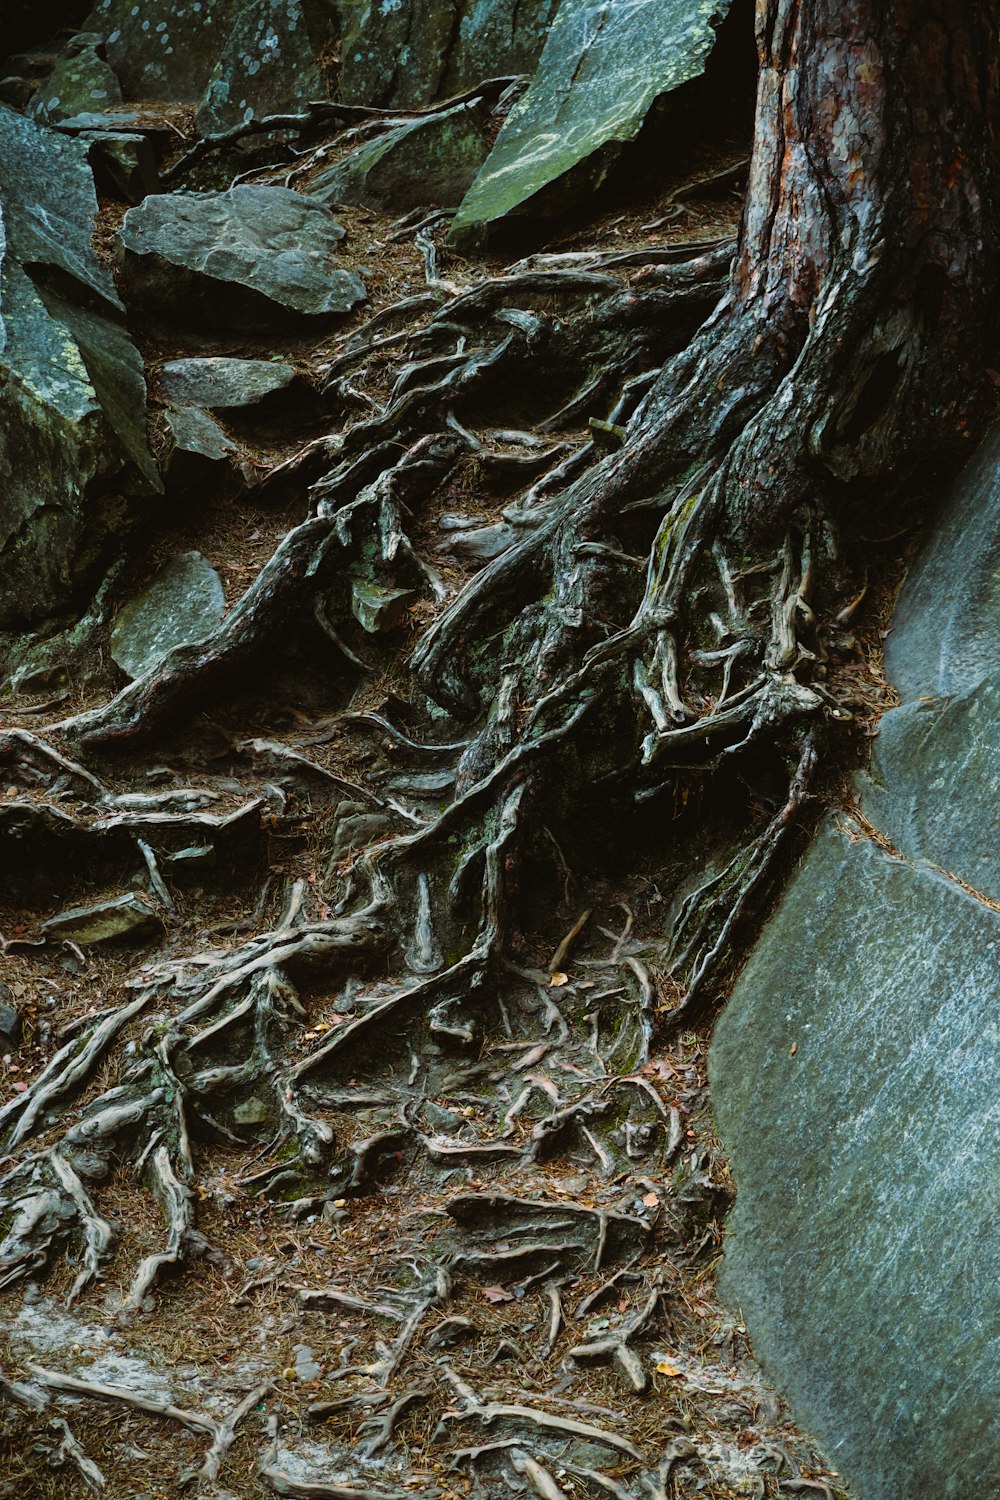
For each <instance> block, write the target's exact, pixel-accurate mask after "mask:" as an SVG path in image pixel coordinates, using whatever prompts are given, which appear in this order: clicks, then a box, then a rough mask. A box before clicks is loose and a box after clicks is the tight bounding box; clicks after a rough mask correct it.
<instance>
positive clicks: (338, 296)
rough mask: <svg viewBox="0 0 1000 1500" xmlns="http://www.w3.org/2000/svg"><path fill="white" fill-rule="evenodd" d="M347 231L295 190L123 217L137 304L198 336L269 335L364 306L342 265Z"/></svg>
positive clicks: (153, 201) (152, 200)
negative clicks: (204, 329) (219, 332)
mask: <svg viewBox="0 0 1000 1500" xmlns="http://www.w3.org/2000/svg"><path fill="white" fill-rule="evenodd" d="M343 238H344V231H343V229H342V228H341V227H340V225H339V224H338V223H337V221H336V219H334V217H333V216H332V214H331V213H330V212H329V210H328V209H327V208H325V207H324V206H323V205H322V204H321V203H317V202H316V201H315V200H313V199H310V198H305V197H303V196H302V195H301V194H299V193H293V192H291V191H290V190H289V189H287V188H280V187H258V186H240V187H234V188H231V189H230V190H229V191H228V192H225V193H161V194H157V195H155V196H152V197H149V198H147V199H146V200H145V201H144V202H143V203H140V204H139V206H138V207H137V208H133V209H130V210H129V212H128V213H127V214H126V215H125V220H124V222H123V224H122V228H121V246H122V251H123V259H124V271H125V278H126V283H127V285H128V289H129V292H130V295H131V298H132V300H133V301H134V302H135V303H136V304H137V305H141V306H144V307H148V308H150V309H152V310H153V311H154V312H157V313H160V314H162V315H164V316H166V317H169V318H170V320H171V321H172V322H181V323H188V324H191V325H195V326H208V327H222V328H233V329H236V330H239V331H244V330H247V329H254V330H259V329H270V328H274V327H275V326H278V327H280V326H283V325H286V324H287V323H288V322H289V321H290V320H292V319H295V318H305V317H329V316H330V315H331V314H337V313H339V314H343V313H347V312H350V310H351V309H352V308H353V307H355V306H356V305H357V304H358V303H359V302H361V301H363V300H364V298H365V295H366V293H365V286H364V282H363V281H362V280H361V278H360V276H358V275H357V274H356V272H354V271H346V270H343V269H341V268H340V267H339V265H338V263H337V247H338V246H339V244H340V242H341V240H342V239H343Z"/></svg>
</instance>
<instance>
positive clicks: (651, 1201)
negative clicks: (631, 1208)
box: [642, 1193, 660, 1208]
mask: <svg viewBox="0 0 1000 1500" xmlns="http://www.w3.org/2000/svg"><path fill="white" fill-rule="evenodd" d="M642 1201H643V1203H645V1205H646V1207H647V1208H655V1207H656V1206H657V1204H658V1203H659V1201H660V1200H659V1198H658V1197H657V1196H656V1194H655V1193H646V1194H644V1196H643V1200H642Z"/></svg>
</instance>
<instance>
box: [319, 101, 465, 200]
mask: <svg viewBox="0 0 1000 1500" xmlns="http://www.w3.org/2000/svg"><path fill="white" fill-rule="evenodd" d="M488 149H489V146H488V141H487V135H486V113H485V111H484V110H483V109H482V108H481V107H479V106H477V105H476V104H475V103H469V104H457V105H455V107H454V108H453V109H446V110H442V111H441V112H440V113H439V114H435V115H429V116H428V117H427V118H426V119H422V120H413V121H412V122H411V123H410V124H408V125H401V126H399V127H398V128H397V129H395V130H389V131H387V132H386V134H385V135H382V136H379V137H378V139H377V140H374V141H368V142H367V143H366V144H365V145H363V146H359V147H358V148H357V149H356V150H355V151H352V152H350V153H349V154H348V155H347V156H345V157H344V159H343V160H342V161H339V162H337V164H336V165H335V166H333V167H330V168H329V169H328V170H327V171H325V172H321V173H320V175H319V176H318V177H316V178H314V180H313V182H312V183H311V184H310V186H309V192H310V194H311V195H312V196H313V197H316V198H318V199H319V200H320V202H322V203H332V204H336V203H351V204H358V205H360V206H361V207H362V208H377V209H387V210H390V211H392V212H395V213H404V212H406V211H407V210H408V209H411V208H420V207H423V206H424V205H425V204H426V205H444V206H445V207H448V208H451V207H454V206H455V205H456V204H458V203H460V202H461V201H462V199H463V198H464V196H465V194H466V192H467V191H468V189H469V187H470V186H471V184H472V181H473V179H474V177H475V175H476V173H477V172H478V171H479V168H480V167H481V166H482V164H483V162H484V161H485V160H486V154H487V151H488Z"/></svg>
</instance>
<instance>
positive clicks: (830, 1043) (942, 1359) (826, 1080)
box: [710, 427, 1000, 1500]
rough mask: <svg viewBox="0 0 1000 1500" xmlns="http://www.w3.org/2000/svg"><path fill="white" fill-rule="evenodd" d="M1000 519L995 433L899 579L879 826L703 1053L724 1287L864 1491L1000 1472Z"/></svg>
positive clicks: (945, 1485)
mask: <svg viewBox="0 0 1000 1500" xmlns="http://www.w3.org/2000/svg"><path fill="white" fill-rule="evenodd" d="M998 532H1000V427H998V428H997V429H995V430H994V432H993V433H992V434H991V435H990V436H989V437H988V438H987V441H986V442H985V444H984V445H983V447H982V449H981V450H980V453H979V454H978V456H977V458H976V459H975V460H974V461H973V463H972V464H971V465H970V466H969V468H968V469H967V470H966V472H965V473H964V474H963V475H962V476H961V478H960V479H959V481H958V482H957V483H956V485H955V487H954V489H953V492H952V495H951V498H950V500H949V503H948V504H947V506H946V508H945V511H944V514H943V515H942V517H941V518H940V521H939V522H938V524H937V525H936V526H935V527H934V528H933V531H932V534H931V536H930V539H929V541H928V544H927V546H926V548H925V550H924V552H923V555H922V556H921V557H920V558H919V559H918V561H917V563H916V564H915V566H914V568H913V571H912V573H911V575H910V577H909V579H908V580H907V582H906V584H905V586H904V588H903V591H902V594H901V597H900V600H899V605H898V607H897V610H896V616H895V624H894V629H893V633H892V635H891V636H890V648H889V650H888V651H887V667H888V670H889V672H890V675H891V677H892V678H893V679H894V681H895V683H896V685H897V686H898V687H899V689H900V690H901V692H902V695H903V699H904V701H903V702H902V704H901V705H900V706H899V707H898V708H894V709H892V710H891V711H890V712H889V713H887V714H885V715H884V717H883V719H882V724H881V733H880V736H879V740H878V743H877V749H876V756H875V760H874V765H873V769H872V775H871V777H868V776H864V777H860V778H859V791H860V792H861V808H862V812H863V814H864V819H865V821H864V822H860V821H858V820H856V819H854V818H852V817H850V816H849V815H847V814H842V815H838V816H836V817H834V818H833V819H832V820H831V822H830V823H829V824H828V826H827V827H826V829H825V830H824V832H823V833H822V835H821V836H820V838H819V839H818V840H817V842H816V843H815V845H814V846H813V848H812V849H811V850H810V851H809V852H808V853H807V854H806V856H805V858H804V859H803V861H802V863H801V865H800V867H799V870H798V872H797V873H796V875H795V878H794V880H793V882H792V885H791V887H790V889H789V890H788V891H787V892H786V894H785V896H784V897H783V899H782V901H781V902H780V904H779V906H778V909H777V911H776V913H775V915H774V917H773V918H772V920H771V922H770V923H769V924H768V926H767V928H766V929H765V931H764V933H763V935H762V937H761V940H760V942H759V944H758V945H757V948H756V950H755V952H754V953H753V955H752V957H751V959H750V961H749V963H748V964H747V966H746V968H745V969H744V971H743V974H742V975H741V977H740V979H739V980H738V982H737V984H736V986H735V989H734V991H733V996H732V999H731V1000H730V1002H729V1004H728V1006H727V1007H726V1010H725V1011H724V1013H723V1015H722V1017H721V1019H720V1021H719V1023H718V1025H717V1027H716V1033H715V1038H714V1041H713V1045H712V1050H711V1056H710V1069H711V1078H712V1095H713V1099H714V1103H715V1109H716V1115H717V1119H718V1124H719V1128H720V1131H721V1135H722V1139H723V1142H724V1144H725V1146H726V1148H727V1149H728V1151H729V1154H730V1158H731V1162H732V1168H733V1174H734V1177H735V1180H736V1184H737V1199H736V1207H735V1209H734V1211H733V1214H732V1217H731V1220H730V1225H729V1233H728V1236H727V1243H726V1254H725V1259H724V1263H723V1269H722V1273H721V1277H720V1286H721V1288H722V1291H723V1294H724V1295H725V1296H727V1297H728V1298H729V1299H730V1300H731V1301H732V1302H733V1303H734V1304H736V1305H738V1306H739V1307H740V1309H741V1311H742V1314H743V1316H744V1318H745V1321H746V1324H747V1327H748V1328H749V1330H750V1334H751V1337H752V1339H753V1343H754V1348H755V1350H756V1352H757V1354H758V1355H759V1356H760V1358H761V1359H762V1360H763V1362H764V1364H765V1366H766V1367H767V1369H768V1370H769V1372H770V1374H771V1375H772V1377H773V1378H774V1379H775V1381H776V1383H777V1384H778V1385H779V1386H780V1387H781V1388H782V1389H783V1390H784V1391H785V1393H786V1395H787V1396H788V1398H789V1401H790V1403H791V1405H792V1408H793V1410H794V1411H795V1413H796V1414H797V1416H798V1417H799V1419H800V1420H801V1421H802V1422H803V1423H804V1424H805V1425H806V1426H808V1427H809V1428H811V1429H812V1431H814V1432H815V1433H816V1435H817V1436H818V1437H819V1439H820V1441H821V1442H822V1443H823V1445H824V1447H825V1451H826V1453H827V1456H828V1457H829V1458H830V1460H831V1461H832V1462H833V1464H834V1466H835V1467H836V1468H837V1469H838V1470H840V1471H841V1472H842V1473H843V1474H844V1475H845V1476H846V1477H847V1479H848V1481H849V1482H851V1483H852V1484H853V1485H854V1486H856V1493H857V1494H858V1495H859V1496H861V1497H864V1500H925V1497H926V1496H927V1495H931V1494H933V1495H941V1496H946V1497H952V1500H965V1497H966V1496H973V1495H979V1494H989V1493H992V1490H993V1488H995V1478H994V1476H995V1474H996V1471H997V1467H998V1465H1000V1416H998V1412H1000V1367H998V1366H997V1361H996V1358H995V1329H996V1325H997V1322H998V1320H1000V1292H998V1291H997V1287H998V1285H1000V1250H998V1249H997V1246H996V1243H995V1235H994V1233H993V1217H994V1198H995V1194H994V1191H993V1182H994V1178H995V1162H996V1160H997V1158H998V1156H1000V1109H998V1106H997V1102H996V1067H997V1064H996V1058H997V1047H998V1042H1000V1022H998V1020H997V1017H998V1014H1000V971H998V968H997V957H998V954H1000V870H998V866H997V854H996V851H997V848H998V847H1000V817H998V812H997V807H998V796H997V794H998V791H1000V657H998V654H997V651H996V640H997V636H998V633H1000V586H998V570H997V556H998V543H997V536H998ZM873 831H874V837H872V832H873Z"/></svg>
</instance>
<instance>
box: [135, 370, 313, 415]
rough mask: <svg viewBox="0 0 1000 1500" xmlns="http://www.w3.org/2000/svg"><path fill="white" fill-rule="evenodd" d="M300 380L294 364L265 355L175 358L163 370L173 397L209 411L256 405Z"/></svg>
mask: <svg viewBox="0 0 1000 1500" xmlns="http://www.w3.org/2000/svg"><path fill="white" fill-rule="evenodd" d="M297 380H298V375H297V373H296V371H295V369H294V367H293V366H292V365H286V364H285V363H284V361H279V360H275V361H271V360H264V359H221V358H209V359H172V360H168V362H167V363H166V364H165V365H164V366H163V372H162V384H163V391H164V394H165V395H166V396H167V397H168V398H169V400H170V401H172V402H174V403H175V404H177V405H178V406H203V407H207V408H208V410H209V411H228V410H235V409H237V408H239V407H247V406H256V405H257V404H258V402H260V401H263V400H265V399H266V398H267V397H268V396H274V395H277V394H278V393H279V392H281V391H287V390H288V389H289V388H290V387H291V386H294V385H295V383H296V381H297Z"/></svg>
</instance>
